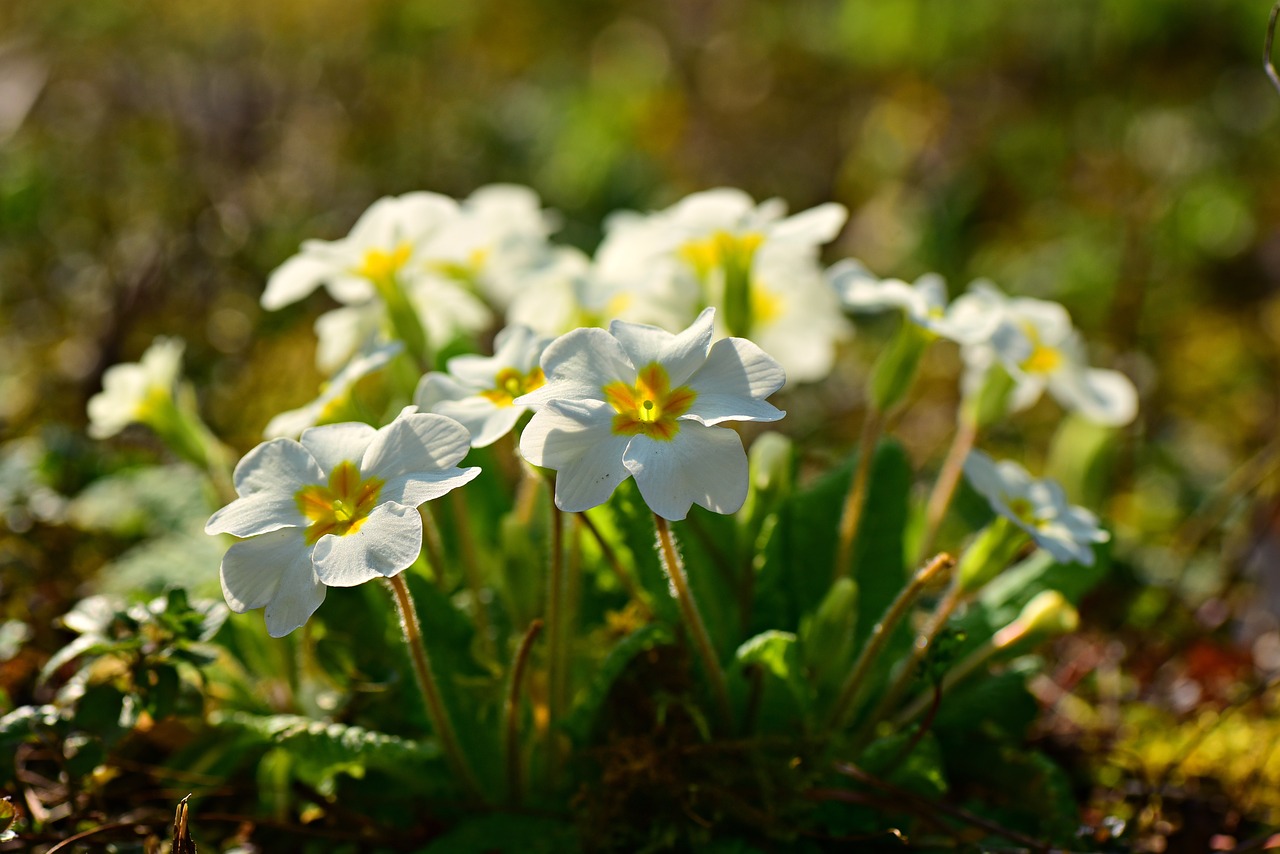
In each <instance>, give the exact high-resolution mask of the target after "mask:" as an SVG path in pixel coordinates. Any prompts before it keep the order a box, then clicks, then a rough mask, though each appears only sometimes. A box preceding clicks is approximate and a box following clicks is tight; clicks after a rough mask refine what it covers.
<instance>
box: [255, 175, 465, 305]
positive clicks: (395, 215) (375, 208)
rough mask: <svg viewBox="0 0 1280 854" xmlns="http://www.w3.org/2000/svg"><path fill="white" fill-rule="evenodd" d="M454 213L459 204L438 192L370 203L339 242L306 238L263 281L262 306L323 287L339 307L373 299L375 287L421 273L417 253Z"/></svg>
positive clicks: (289, 300) (294, 299)
mask: <svg viewBox="0 0 1280 854" xmlns="http://www.w3.org/2000/svg"><path fill="white" fill-rule="evenodd" d="M457 215H458V203H457V202H455V201H454V200H453V199H450V198H448V197H447V196H441V195H439V194H438V193H406V194H405V195H403V196H394V197H392V196H387V197H384V198H381V199H378V201H376V202H374V203H373V204H372V205H370V206H369V209H368V210H366V211H365V212H364V213H363V214H361V216H360V219H358V220H357V221H356V224H355V225H354V226H352V228H351V232H350V233H349V234H348V235H347V236H346V237H344V238H342V239H340V240H306V241H303V244H302V250H301V251H300V252H299V253H298V254H297V255H295V256H293V257H292V258H290V259H289V260H288V261H285V262H284V263H283V264H282V265H280V266H279V267H278V268H276V270H275V272H273V273H272V274H271V277H270V279H268V280H267V288H266V290H265V291H264V292H263V294H262V307H263V308H266V309H269V310H271V309H277V308H283V307H284V306H286V305H289V304H290V303H294V302H297V301H298V300H300V299H302V298H304V297H306V296H307V295H309V294H310V293H311V292H312V291H314V290H315V289H316V288H318V287H320V286H321V285H324V287H325V288H326V289H327V290H328V291H329V293H330V295H332V296H333V298H334V299H336V300H337V301H338V302H340V303H344V304H347V305H358V304H360V303H364V302H368V301H369V300H371V299H373V298H374V297H375V296H376V295H377V288H376V283H377V282H379V281H380V280H383V279H386V278H388V277H392V276H401V277H406V276H407V277H410V278H412V276H413V274H414V273H417V272H419V271H421V270H422V269H423V259H422V257H421V251H422V248H423V246H424V245H425V244H426V243H427V241H428V240H429V239H430V238H431V237H432V235H434V234H435V233H436V232H437V231H439V230H440V229H441V228H443V227H444V226H445V224H446V223H448V222H449V221H450V220H451V219H453V218H455V217H456V216H457Z"/></svg>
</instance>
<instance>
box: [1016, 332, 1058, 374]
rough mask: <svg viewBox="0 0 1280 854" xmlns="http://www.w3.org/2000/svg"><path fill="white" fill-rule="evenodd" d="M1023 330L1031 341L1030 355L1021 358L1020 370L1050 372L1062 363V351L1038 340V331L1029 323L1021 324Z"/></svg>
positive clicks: (1030, 372)
mask: <svg viewBox="0 0 1280 854" xmlns="http://www.w3.org/2000/svg"><path fill="white" fill-rule="evenodd" d="M1023 332H1025V333H1026V336H1027V339H1028V340H1029V341H1030V342H1031V355H1030V356H1027V358H1025V359H1023V360H1022V370H1024V371H1026V372H1027V373H1029V374H1050V373H1053V372H1054V371H1055V370H1057V369H1058V366H1059V365H1061V364H1062V351H1061V350H1059V349H1058V348H1057V347H1050V346H1049V345H1048V344H1045V343H1044V342H1043V341H1041V340H1040V333H1039V332H1037V331H1036V328H1035V327H1034V326H1032V325H1031V324H1029V323H1028V324H1026V325H1025V326H1023Z"/></svg>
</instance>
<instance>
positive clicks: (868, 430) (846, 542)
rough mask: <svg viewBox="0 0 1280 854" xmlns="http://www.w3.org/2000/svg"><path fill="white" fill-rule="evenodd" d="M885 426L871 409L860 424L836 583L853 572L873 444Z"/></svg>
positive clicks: (840, 533)
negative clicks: (860, 429) (856, 459)
mask: <svg viewBox="0 0 1280 854" xmlns="http://www.w3.org/2000/svg"><path fill="white" fill-rule="evenodd" d="M883 424H884V416H883V414H882V413H881V412H880V411H879V410H877V409H875V408H874V407H872V408H871V409H870V410H868V411H867V417H866V420H864V421H863V422H862V436H861V437H860V438H859V440H858V467H857V469H855V470H854V473H853V479H852V480H851V481H849V492H848V494H846V495H845V498H844V510H843V512H842V513H841V514H840V528H839V538H838V542H839V544H838V546H837V547H836V565H835V574H834V575H835V580H836V581H839V580H840V579H841V578H847V577H848V576H849V574H850V573H851V572H852V571H853V566H852V564H853V542H854V539H855V538H856V537H857V535H858V523H859V522H860V521H861V520H862V509H863V507H865V506H866V503H867V481H868V480H869V479H870V476H871V460H872V457H874V456H875V450H876V442H878V441H879V440H880V430H881V427H882V426H883Z"/></svg>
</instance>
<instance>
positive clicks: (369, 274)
mask: <svg viewBox="0 0 1280 854" xmlns="http://www.w3.org/2000/svg"><path fill="white" fill-rule="evenodd" d="M412 254H413V247H412V246H410V245H409V244H408V243H401V244H399V245H398V246H396V248H395V249H392V250H391V251H390V252H384V251H383V250H381V249H370V250H369V251H368V252H365V253H364V261H363V262H361V264H360V266H359V267H356V268H355V269H354V270H352V272H353V273H355V274H356V275H357V276H364V277H365V278H366V279H369V280H370V281H374V282H379V281H383V280H384V279H389V278H391V277H392V276H394V275H395V274H396V273H399V272H400V269H401V268H402V267H404V265H405V264H407V263H409V256H410V255H412Z"/></svg>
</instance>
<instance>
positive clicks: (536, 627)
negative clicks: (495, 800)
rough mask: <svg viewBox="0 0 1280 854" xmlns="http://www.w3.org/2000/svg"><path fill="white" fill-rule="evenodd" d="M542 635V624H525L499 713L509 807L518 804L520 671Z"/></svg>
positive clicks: (526, 663) (522, 674)
mask: <svg viewBox="0 0 1280 854" xmlns="http://www.w3.org/2000/svg"><path fill="white" fill-rule="evenodd" d="M541 631H542V620H534V621H533V622H532V623H530V624H529V628H528V630H527V631H526V632H525V633H524V638H523V639H522V640H521V641H520V648H519V649H517V650H516V657H515V659H514V660H512V662H511V682H510V683H509V684H508V685H507V701H506V704H505V705H504V706H503V709H502V718H503V722H504V726H503V741H502V747H503V752H504V753H505V754H506V759H507V799H508V801H509V802H510V804H511V806H513V807H514V806H518V805H519V804H520V795H521V789H522V788H523V786H522V774H521V771H520V744H519V740H520V687H521V685H522V684H523V682H524V671H525V667H526V665H528V663H529V652H530V650H532V649H533V642H534V640H536V639H537V637H538V633H539V632H541Z"/></svg>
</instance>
